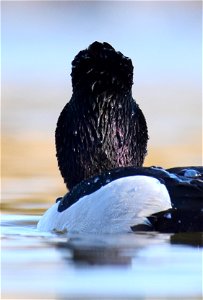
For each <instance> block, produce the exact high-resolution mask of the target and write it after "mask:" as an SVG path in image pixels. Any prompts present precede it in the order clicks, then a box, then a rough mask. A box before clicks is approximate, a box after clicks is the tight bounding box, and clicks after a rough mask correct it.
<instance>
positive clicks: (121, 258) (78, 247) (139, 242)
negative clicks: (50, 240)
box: [55, 232, 203, 266]
mask: <svg viewBox="0 0 203 300" xmlns="http://www.w3.org/2000/svg"><path fill="white" fill-rule="evenodd" d="M163 244H171V245H184V246H185V245H188V246H193V247H201V246H203V233H201V232H195V233H176V234H159V233H155V232H150V233H149V232H148V233H144V232H142V233H132V234H126V235H113V236H111V235H107V236H91V235H90V236H77V235H75V236H74V235H73V236H70V237H68V239H66V240H63V241H60V242H57V243H55V246H56V247H57V249H59V250H60V251H61V253H62V257H63V259H65V260H66V261H68V262H69V263H71V261H72V262H74V264H75V265H79V266H81V265H109V266H111V265H118V266H131V265H132V261H133V260H134V259H135V258H136V257H137V256H138V254H139V253H140V250H143V249H144V248H147V247H149V246H152V245H160V246H161V245H163Z"/></svg>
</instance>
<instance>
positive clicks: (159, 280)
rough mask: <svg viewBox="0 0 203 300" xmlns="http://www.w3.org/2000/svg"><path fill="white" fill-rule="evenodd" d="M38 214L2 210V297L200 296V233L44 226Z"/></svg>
mask: <svg viewBox="0 0 203 300" xmlns="http://www.w3.org/2000/svg"><path fill="white" fill-rule="evenodd" d="M31 213H33V210H31ZM39 218H40V216H39V215H36V214H34V215H33V214H26V215H25V214H11V213H9V214H8V213H4V214H2V227H1V235H2V299H201V295H202V290H201V288H202V248H201V247H200V245H201V241H202V236H201V234H200V233H196V234H158V233H155V232H153V233H152V232H150V233H141V232H140V233H137V234H135V233H132V234H125V235H102V236H94V235H68V234H55V233H43V232H39V231H37V229H36V224H37V222H38V220H39Z"/></svg>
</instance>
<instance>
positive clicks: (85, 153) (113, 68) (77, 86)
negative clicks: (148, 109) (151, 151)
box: [55, 42, 148, 189]
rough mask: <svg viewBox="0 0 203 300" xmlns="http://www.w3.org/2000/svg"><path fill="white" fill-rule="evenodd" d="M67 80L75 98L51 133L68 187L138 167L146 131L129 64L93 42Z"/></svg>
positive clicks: (144, 145) (81, 52) (145, 141)
mask: <svg viewBox="0 0 203 300" xmlns="http://www.w3.org/2000/svg"><path fill="white" fill-rule="evenodd" d="M71 76H72V85H73V94H72V97H71V100H70V102H69V103H67V104H66V106H65V107H64V109H63V110H62V112H61V114H60V116H59V119H58V122H57V128H56V133H55V140H56V156H57V160H58V166H59V169H60V171H61V174H62V177H63V178H64V182H65V183H66V186H67V188H68V189H72V188H73V187H74V186H75V185H76V184H78V183H79V182H81V181H82V180H84V179H87V178H89V177H91V176H94V175H97V174H101V173H102V172H104V171H107V170H110V169H113V168H117V167H127V166H142V164H143V162H144V158H145V155H146V153H147V140H148V131H147V125H146V121H145V117H144V115H143V113H142V111H141V109H140V108H139V106H138V104H137V103H136V102H135V100H134V99H133V98H132V84H133V65H132V62H131V60H130V59H129V58H127V57H125V56H124V55H123V54H122V53H120V52H116V51H115V50H114V48H113V47H112V46H111V45H109V44H108V43H99V42H94V43H93V44H91V45H90V46H89V47H88V49H86V50H83V51H80V52H79V53H78V55H76V57H75V59H74V60H73V62H72V73H71Z"/></svg>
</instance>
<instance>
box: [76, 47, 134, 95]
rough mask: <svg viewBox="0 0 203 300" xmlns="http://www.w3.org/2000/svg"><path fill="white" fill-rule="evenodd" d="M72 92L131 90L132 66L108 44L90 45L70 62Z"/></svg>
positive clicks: (128, 60)
mask: <svg viewBox="0 0 203 300" xmlns="http://www.w3.org/2000/svg"><path fill="white" fill-rule="evenodd" d="M71 76H72V85H73V91H75V90H77V89H78V88H80V89H87V90H89V91H91V92H93V93H94V94H95V93H96V94H100V93H102V92H104V91H106V90H110V91H111V90H112V89H115V88H116V89H123V88H126V89H128V90H129V89H131V87H132V84H133V65H132V62H131V60H130V59H129V58H128V57H126V56H124V55H123V54H122V53H121V52H117V51H115V49H114V48H113V47H112V46H111V45H109V44H108V43H105V42H104V43H99V42H94V43H92V44H91V45H90V46H89V47H88V48H87V49H86V50H83V51H80V52H79V53H78V54H77V55H76V57H75V59H74V60H73V62H72V73H71Z"/></svg>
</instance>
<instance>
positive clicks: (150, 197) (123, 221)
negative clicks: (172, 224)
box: [37, 176, 171, 233]
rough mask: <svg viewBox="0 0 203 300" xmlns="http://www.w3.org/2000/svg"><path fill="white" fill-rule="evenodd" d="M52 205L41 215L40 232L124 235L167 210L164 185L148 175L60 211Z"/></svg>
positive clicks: (105, 189) (129, 179)
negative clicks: (155, 214)
mask: <svg viewBox="0 0 203 300" xmlns="http://www.w3.org/2000/svg"><path fill="white" fill-rule="evenodd" d="M58 205H59V203H56V204H54V205H53V206H52V207H51V208H50V209H48V210H47V212H46V213H45V214H44V215H43V216H42V218H41V220H40V221H39V223H38V226H37V228H38V229H39V230H41V231H52V230H57V231H65V230H67V231H68V232H75V233H124V232H130V231H131V229H130V227H131V226H133V225H137V224H147V219H146V217H148V216H150V215H151V214H154V213H157V212H160V211H164V210H167V209H169V208H171V201H170V197H169V194H168V191H167V189H166V187H165V185H163V184H161V183H160V181H159V180H157V179H155V178H153V177H148V176H130V177H123V178H120V179H117V180H115V181H112V182H110V183H109V184H107V185H105V186H104V187H101V188H100V189H99V190H97V191H96V192H94V193H92V194H91V195H88V196H84V197H82V198H81V199H80V200H79V201H77V202H76V203H75V204H73V205H72V206H71V207H69V208H68V209H66V210H64V211H63V212H58V210H57V209H58Z"/></svg>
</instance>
